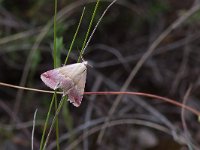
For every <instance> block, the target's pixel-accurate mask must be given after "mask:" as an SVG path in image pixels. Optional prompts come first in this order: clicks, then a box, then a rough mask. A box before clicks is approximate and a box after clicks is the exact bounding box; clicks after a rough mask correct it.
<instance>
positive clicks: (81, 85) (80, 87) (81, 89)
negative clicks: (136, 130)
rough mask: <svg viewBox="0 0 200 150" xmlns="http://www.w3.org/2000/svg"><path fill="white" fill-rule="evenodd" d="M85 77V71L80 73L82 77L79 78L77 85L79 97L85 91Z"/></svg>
mask: <svg viewBox="0 0 200 150" xmlns="http://www.w3.org/2000/svg"><path fill="white" fill-rule="evenodd" d="M86 76H87V71H86V70H85V71H84V72H83V73H82V76H81V78H80V80H79V81H78V83H77V89H78V90H79V92H80V94H81V95H83V93H84V90H85V83H86Z"/></svg>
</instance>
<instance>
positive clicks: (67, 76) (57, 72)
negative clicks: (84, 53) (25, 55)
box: [40, 61, 88, 107]
mask: <svg viewBox="0 0 200 150" xmlns="http://www.w3.org/2000/svg"><path fill="white" fill-rule="evenodd" d="M87 64H88V63H87V61H83V62H82V63H75V64H70V65H65V66H62V67H59V68H56V69H53V70H49V71H46V72H44V73H42V74H41V76H40V78H41V80H42V81H43V82H44V83H45V84H46V85H47V86H48V87H50V88H51V89H53V90H56V89H58V88H60V89H62V91H63V96H65V95H68V100H69V101H70V102H71V103H72V104H73V105H74V106H76V107H79V106H80V104H81V101H82V99H83V93H84V88H85V83H86V75H87Z"/></svg>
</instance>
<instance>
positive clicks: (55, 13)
mask: <svg viewBox="0 0 200 150" xmlns="http://www.w3.org/2000/svg"><path fill="white" fill-rule="evenodd" d="M54 2H55V7H54V9H55V11H54V21H53V22H54V23H53V25H54V26H53V30H54V37H53V38H54V48H53V56H54V57H53V60H54V68H56V67H57V42H56V38H57V31H56V15H57V5H58V2H57V0H55V1H54Z"/></svg>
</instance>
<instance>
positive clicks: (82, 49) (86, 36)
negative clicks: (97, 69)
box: [77, 0, 100, 62]
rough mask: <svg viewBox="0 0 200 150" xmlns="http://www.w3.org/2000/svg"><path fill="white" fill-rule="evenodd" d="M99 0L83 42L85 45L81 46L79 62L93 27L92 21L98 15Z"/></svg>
mask: <svg viewBox="0 0 200 150" xmlns="http://www.w3.org/2000/svg"><path fill="white" fill-rule="evenodd" d="M99 2H100V0H97V2H96V5H95V8H94V11H93V13H92V18H91V20H90V24H89V27H88V30H87V32H86V35H85V40H84V42H83V45H82V48H81V52H80V55H79V58H78V61H77V62H80V59H81V57H82V56H83V52H84V48H85V44H86V42H87V39H88V36H89V33H90V30H91V27H92V23H93V21H94V17H95V15H96V11H97V8H98V6H99Z"/></svg>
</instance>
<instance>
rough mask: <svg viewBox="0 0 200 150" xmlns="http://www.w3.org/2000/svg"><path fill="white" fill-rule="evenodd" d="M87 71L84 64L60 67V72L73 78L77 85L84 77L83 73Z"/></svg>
mask: <svg viewBox="0 0 200 150" xmlns="http://www.w3.org/2000/svg"><path fill="white" fill-rule="evenodd" d="M86 70H87V68H86V65H85V64H84V63H75V64H71V65H66V66H63V67H60V69H59V72H60V73H61V74H62V75H64V76H66V77H69V78H71V79H72V80H74V82H75V83H76V84H77V82H78V81H79V80H80V78H81V76H82V73H83V72H84V71H86Z"/></svg>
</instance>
